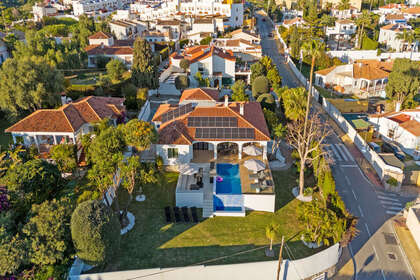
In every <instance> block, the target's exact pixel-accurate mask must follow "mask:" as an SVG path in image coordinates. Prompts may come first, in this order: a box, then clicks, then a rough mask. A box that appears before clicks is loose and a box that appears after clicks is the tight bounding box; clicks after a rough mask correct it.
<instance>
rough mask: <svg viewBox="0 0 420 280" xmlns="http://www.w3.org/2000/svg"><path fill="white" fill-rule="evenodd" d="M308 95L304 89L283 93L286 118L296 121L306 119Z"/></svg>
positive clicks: (294, 89)
mask: <svg viewBox="0 0 420 280" xmlns="http://www.w3.org/2000/svg"><path fill="white" fill-rule="evenodd" d="M307 94H308V92H307V91H306V90H305V88H303V87H300V88H291V89H286V90H285V91H283V93H282V96H281V98H282V100H283V107H284V114H285V116H286V118H288V119H290V120H292V121H296V120H298V119H303V118H304V117H305V112H306V99H307Z"/></svg>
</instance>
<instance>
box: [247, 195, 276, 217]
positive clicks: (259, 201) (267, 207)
mask: <svg viewBox="0 0 420 280" xmlns="http://www.w3.org/2000/svg"><path fill="white" fill-rule="evenodd" d="M242 196H243V198H244V206H245V208H246V210H255V211H267V212H272V213H274V211H275V204H276V196H275V195H273V194H243V195H242Z"/></svg>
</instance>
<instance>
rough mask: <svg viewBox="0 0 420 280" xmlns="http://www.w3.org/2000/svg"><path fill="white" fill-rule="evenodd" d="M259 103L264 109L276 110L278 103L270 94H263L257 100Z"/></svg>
mask: <svg viewBox="0 0 420 280" xmlns="http://www.w3.org/2000/svg"><path fill="white" fill-rule="evenodd" d="M257 102H260V103H261V106H262V107H264V108H269V109H272V110H273V109H274V107H275V103H276V101H275V100H274V96H273V95H272V94H270V93H263V94H261V95H260V96H258V98H257Z"/></svg>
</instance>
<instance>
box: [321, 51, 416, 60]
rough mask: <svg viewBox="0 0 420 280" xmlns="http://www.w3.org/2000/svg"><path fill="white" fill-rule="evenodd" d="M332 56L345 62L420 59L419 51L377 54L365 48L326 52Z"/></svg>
mask: <svg viewBox="0 0 420 280" xmlns="http://www.w3.org/2000/svg"><path fill="white" fill-rule="evenodd" d="M327 53H328V54H329V55H330V56H332V57H337V58H339V59H340V60H341V61H343V62H345V63H349V62H353V61H355V60H359V59H377V60H380V59H382V60H385V59H395V58H410V57H411V59H412V60H420V53H419V52H413V53H412V54H411V52H395V53H381V54H380V55H379V56H378V51H377V50H370V51H368V50H366V51H353V50H348V51H329V52H327Z"/></svg>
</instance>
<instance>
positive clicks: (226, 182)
mask: <svg viewBox="0 0 420 280" xmlns="http://www.w3.org/2000/svg"><path fill="white" fill-rule="evenodd" d="M216 170H217V175H218V176H220V177H222V178H223V181H222V182H217V181H216V194H241V193H242V190H241V179H240V177H239V165H238V164H230V163H218V164H217V166H216Z"/></svg>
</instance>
